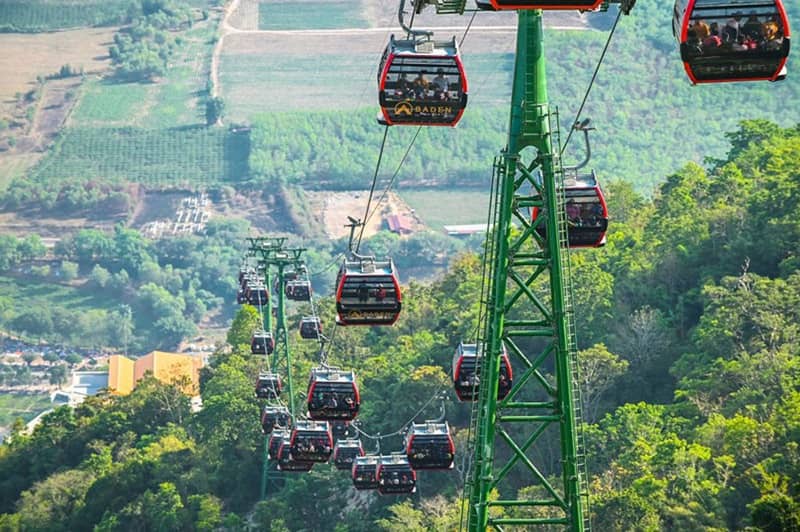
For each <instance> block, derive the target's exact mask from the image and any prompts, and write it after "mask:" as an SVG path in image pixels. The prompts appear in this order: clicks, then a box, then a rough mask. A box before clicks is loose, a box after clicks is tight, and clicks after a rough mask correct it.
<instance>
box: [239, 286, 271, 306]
mask: <svg viewBox="0 0 800 532" xmlns="http://www.w3.org/2000/svg"><path fill="white" fill-rule="evenodd" d="M245 298H246V299H247V303H248V304H249V305H253V306H254V307H259V308H261V307H263V306H266V305H267V303H268V302H269V291H268V290H267V289H266V287H264V284H263V283H261V282H252V283H251V282H248V283H247V288H246V289H245Z"/></svg>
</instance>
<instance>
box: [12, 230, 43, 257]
mask: <svg viewBox="0 0 800 532" xmlns="http://www.w3.org/2000/svg"><path fill="white" fill-rule="evenodd" d="M17 251H18V252H19V254H20V257H21V258H22V260H33V259H35V258H38V257H42V256H44V254H45V253H47V248H46V247H45V245H44V243H43V242H42V237H40V236H39V235H36V234H33V235H28V236H26V237H25V238H24V239H22V240H20V241H19V244H18V245H17Z"/></svg>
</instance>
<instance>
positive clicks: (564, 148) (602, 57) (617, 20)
mask: <svg viewBox="0 0 800 532" xmlns="http://www.w3.org/2000/svg"><path fill="white" fill-rule="evenodd" d="M620 18H622V10H621V9H620V10H619V11H617V18H616V20H614V25H613V26H612V27H611V33H609V34H608V39H607V40H606V45H605V46H604V47H603V52H602V53H601V54H600V60H599V61H598V62H597V67H595V69H594V74H592V79H591V81H589V87H588V88H587V89H586V94H584V95H583V101H582V102H581V106H580V107H579V108H578V114H577V115H575V120H573V121H572V123H573V124H577V123H578V120H580V119H581V113H582V112H583V107H584V106H585V105H586V100H587V99H588V98H589V93H590V92H591V91H592V86H593V85H594V81H595V79H597V73H598V72H600V66H601V65H602V64H603V59H605V57H606V52H607V51H608V46H609V45H610V44H611V38H612V37H613V36H614V32H615V31H616V29H617V24H618V23H619V20H620ZM574 130H575V128H572V127H571V128H570V129H569V133H568V134H567V140H565V141H564V145H563V146H561V152H560V153H559V155H564V150H566V149H567V145H569V141H570V139H571V138H572V132H573V131H574Z"/></svg>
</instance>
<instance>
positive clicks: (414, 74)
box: [378, 35, 467, 126]
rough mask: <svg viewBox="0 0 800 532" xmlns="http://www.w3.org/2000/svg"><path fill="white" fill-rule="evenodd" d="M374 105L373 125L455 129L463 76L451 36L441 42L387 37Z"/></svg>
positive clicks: (461, 108) (462, 100) (464, 81)
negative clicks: (375, 119) (376, 107)
mask: <svg viewBox="0 0 800 532" xmlns="http://www.w3.org/2000/svg"><path fill="white" fill-rule="evenodd" d="M429 76H433V77H429ZM378 100H379V102H380V106H381V112H382V114H383V116H382V118H379V121H382V122H385V123H386V124H388V125H390V126H391V125H403V126H455V125H456V124H457V123H458V121H459V120H460V119H461V115H462V114H463V113H464V108H465V107H466V106H467V75H466V74H465V73H464V66H463V64H462V63H461V57H460V56H459V53H458V45H457V44H456V39H455V37H453V39H452V40H450V41H443V42H442V41H432V40H428V39H425V38H423V39H419V40H412V39H404V40H397V39H395V38H394V35H392V36H391V38H390V39H389V44H388V45H387V46H386V50H384V52H383V56H382V57H381V63H380V67H379V68H378Z"/></svg>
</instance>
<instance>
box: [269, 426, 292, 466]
mask: <svg viewBox="0 0 800 532" xmlns="http://www.w3.org/2000/svg"><path fill="white" fill-rule="evenodd" d="M291 434H292V433H291V432H290V431H289V430H288V429H276V430H274V431H272V434H271V435H270V437H269V442H268V443H267V452H268V453H269V459H270V460H277V459H278V450H279V449H280V446H281V443H282V442H283V440H284V439H288V438H289V436H291Z"/></svg>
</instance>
